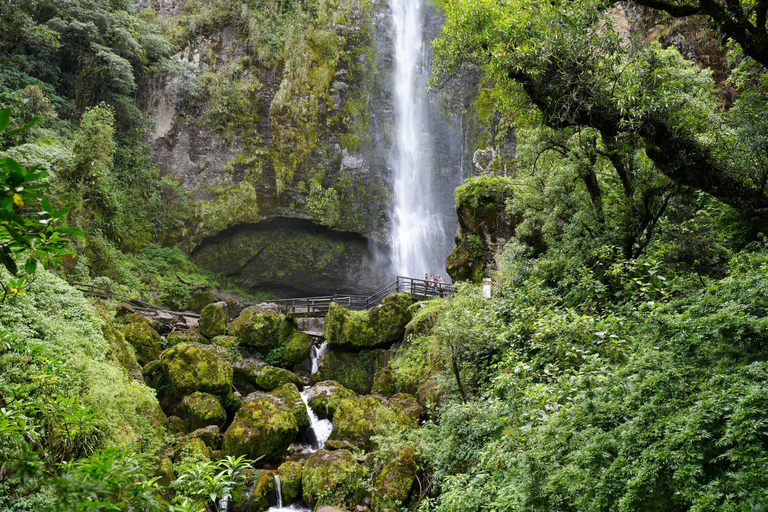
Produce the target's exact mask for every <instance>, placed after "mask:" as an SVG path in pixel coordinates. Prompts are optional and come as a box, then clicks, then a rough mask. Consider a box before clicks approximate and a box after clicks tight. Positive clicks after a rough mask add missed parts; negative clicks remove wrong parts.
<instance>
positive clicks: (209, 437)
mask: <svg viewBox="0 0 768 512" xmlns="http://www.w3.org/2000/svg"><path fill="white" fill-rule="evenodd" d="M187 437H188V438H189V439H200V440H201V441H202V442H204V443H205V445H206V446H207V447H209V448H210V449H211V450H218V449H220V448H221V430H220V429H219V427H218V426H217V425H208V426H207V427H203V428H198V429H197V430H193V431H192V432H190V433H189V435H188V436H187Z"/></svg>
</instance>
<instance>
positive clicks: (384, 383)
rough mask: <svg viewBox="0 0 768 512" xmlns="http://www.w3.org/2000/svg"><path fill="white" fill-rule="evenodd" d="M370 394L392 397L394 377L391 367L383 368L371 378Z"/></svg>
mask: <svg viewBox="0 0 768 512" xmlns="http://www.w3.org/2000/svg"><path fill="white" fill-rule="evenodd" d="M371 394H373V395H382V396H392V395H394V394H395V375H394V371H393V370H392V367H391V366H389V365H387V366H385V367H384V368H382V369H381V370H379V371H377V372H376V374H375V375H374V376H373V385H372V386H371Z"/></svg>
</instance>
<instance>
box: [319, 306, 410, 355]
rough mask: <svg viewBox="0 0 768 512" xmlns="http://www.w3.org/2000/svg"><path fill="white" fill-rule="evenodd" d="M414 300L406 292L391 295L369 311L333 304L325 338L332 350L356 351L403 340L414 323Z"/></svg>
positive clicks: (326, 323) (327, 320) (326, 318)
mask: <svg viewBox="0 0 768 512" xmlns="http://www.w3.org/2000/svg"><path fill="white" fill-rule="evenodd" d="M414 301H415V299H414V298H413V297H411V296H410V295H407V294H404V293H400V294H395V295H390V296H389V297H387V298H385V299H384V300H383V301H382V302H381V304H379V305H378V306H376V307H374V308H372V309H370V310H368V311H349V310H348V309H345V308H343V307H341V306H339V305H338V304H336V303H331V306H330V308H329V309H328V314H327V315H326V316H325V338H326V339H327V340H328V344H329V345H330V346H331V347H340V348H345V349H352V350H360V349H363V348H373V347H381V346H387V345H391V344H392V343H395V342H398V341H401V340H402V339H403V335H404V334H405V326H406V325H407V324H408V322H409V321H410V320H411V312H410V311H409V309H408V308H409V307H410V306H411V305H412V304H413V303H414Z"/></svg>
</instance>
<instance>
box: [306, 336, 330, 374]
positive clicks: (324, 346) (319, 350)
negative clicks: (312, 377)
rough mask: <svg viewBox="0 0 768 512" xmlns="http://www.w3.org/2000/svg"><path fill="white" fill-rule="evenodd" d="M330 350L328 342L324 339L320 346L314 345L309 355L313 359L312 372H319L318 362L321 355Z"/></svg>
mask: <svg viewBox="0 0 768 512" xmlns="http://www.w3.org/2000/svg"><path fill="white" fill-rule="evenodd" d="M326 352H328V342H327V341H324V342H322V343H321V344H320V346H319V347H315V346H314V345H312V348H311V349H310V351H309V357H310V359H311V360H312V372H311V373H315V372H317V362H318V361H319V360H320V358H321V357H323V356H324V355H325V353H326Z"/></svg>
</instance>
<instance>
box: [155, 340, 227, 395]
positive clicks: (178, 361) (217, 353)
mask: <svg viewBox="0 0 768 512" xmlns="http://www.w3.org/2000/svg"><path fill="white" fill-rule="evenodd" d="M160 360H161V362H162V363H163V374H164V375H165V377H166V378H167V379H168V382H169V383H170V385H171V389H172V391H173V393H174V394H175V395H176V396H184V395H189V394H192V393H194V392H195V391H202V392H204V393H211V394H212V395H216V396H219V397H226V396H227V395H229V394H230V393H231V392H232V360H231V358H230V355H229V352H227V350H226V349H224V348H222V347H217V346H216V345H203V344H200V343H179V344H178V345H176V346H173V347H171V348H169V349H167V350H165V351H164V352H163V353H162V354H161V356H160Z"/></svg>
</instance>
